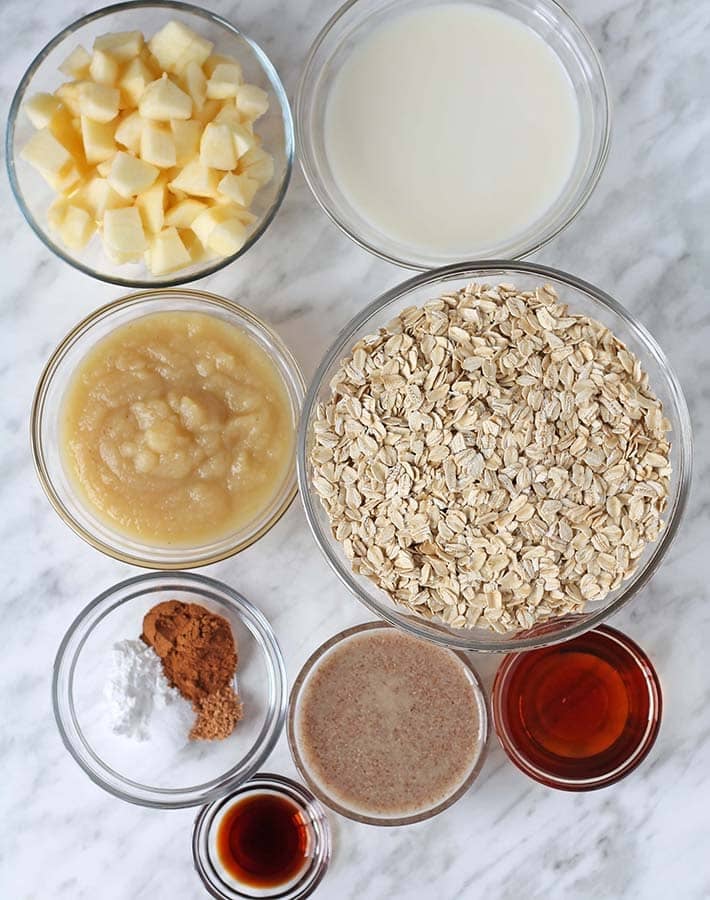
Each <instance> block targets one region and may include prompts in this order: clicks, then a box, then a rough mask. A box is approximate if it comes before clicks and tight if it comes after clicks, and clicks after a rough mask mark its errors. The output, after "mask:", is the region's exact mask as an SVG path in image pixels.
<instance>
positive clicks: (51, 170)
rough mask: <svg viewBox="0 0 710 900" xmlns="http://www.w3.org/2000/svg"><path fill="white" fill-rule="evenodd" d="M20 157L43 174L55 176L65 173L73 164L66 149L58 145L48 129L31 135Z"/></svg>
mask: <svg viewBox="0 0 710 900" xmlns="http://www.w3.org/2000/svg"><path fill="white" fill-rule="evenodd" d="M20 156H21V157H22V158H23V159H24V160H26V161H27V162H28V163H29V164H30V165H31V166H34V168H35V169H38V170H39V171H40V172H42V173H43V174H44V173H47V174H49V175H56V176H61V175H62V174H63V173H65V172H67V171H68V170H69V167H70V166H71V165H72V163H73V162H74V160H73V159H72V156H71V154H70V153H69V152H68V150H67V149H66V147H64V146H63V145H62V144H60V142H59V141H58V140H57V139H56V137H55V136H54V135H53V134H52V132H51V131H50V130H49V128H42V129H41V130H40V131H38V132H36V133H35V134H33V135H32V137H31V138H30V139H29V141H27V143H26V144H25V146H24V147H23V148H22V151H21V152H20Z"/></svg>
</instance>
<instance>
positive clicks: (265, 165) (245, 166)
mask: <svg viewBox="0 0 710 900" xmlns="http://www.w3.org/2000/svg"><path fill="white" fill-rule="evenodd" d="M238 173H239V174H240V175H242V174H244V173H246V174H247V175H248V176H249V178H253V179H254V181H257V182H258V183H259V184H260V185H264V184H267V182H269V181H271V179H272V178H273V177H274V158H273V156H272V155H271V154H270V153H267V152H266V150H262V149H261V147H252V149H251V150H249V151H248V152H247V153H245V154H244V156H242V157H240V159H239V167H238Z"/></svg>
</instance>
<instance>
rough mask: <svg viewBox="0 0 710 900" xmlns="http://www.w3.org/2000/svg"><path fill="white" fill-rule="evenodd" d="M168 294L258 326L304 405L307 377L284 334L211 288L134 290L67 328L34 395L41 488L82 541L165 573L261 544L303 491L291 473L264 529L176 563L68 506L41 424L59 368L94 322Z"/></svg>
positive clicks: (33, 435)
mask: <svg viewBox="0 0 710 900" xmlns="http://www.w3.org/2000/svg"><path fill="white" fill-rule="evenodd" d="M165 293H172V294H178V295H182V297H183V299H186V300H189V301H193V302H198V303H203V304H204V305H205V307H206V309H205V312H206V313H207V312H208V310H209V307H210V306H212V307H214V306H218V307H220V308H221V309H222V310H224V311H226V312H228V313H229V314H230V315H231V316H232V317H235V318H236V319H237V320H239V319H243V320H246V321H247V322H249V323H250V324H251V325H252V326H253V327H255V329H256V330H257V331H259V332H261V333H262V335H263V336H265V337H266V338H267V339H268V342H269V344H270V345H271V346H272V348H273V349H274V350H275V351H276V355H277V356H278V358H279V359H280V360H281V362H282V363H283V365H284V368H285V369H287V370H288V373H289V376H290V379H291V380H292V384H293V387H294V388H295V389H296V394H297V398H298V400H299V401H300V403H301V405H302V404H303V397H304V394H305V390H306V383H305V381H304V378H303V374H302V372H301V369H300V366H299V365H298V363H297V361H296V358H295V357H294V355H293V354H292V353H291V351H290V350H289V348H288V347H287V346H286V344H285V343H284V341H283V340H282V339H281V337H280V336H279V335H278V334H277V333H276V332H275V331H274V330H273V329H272V328H271V326H270V325H268V324H267V323H266V322H265V321H264V320H263V319H261V318H260V317H259V316H257V315H256V314H255V313H253V312H252V311H251V310H250V309H247V308H246V307H245V306H241V305H240V304H238V303H235V302H234V301H233V300H228V299H227V298H226V297H221V296H219V295H218V294H212V293H210V292H208V291H200V290H195V289H194V288H185V287H178V288H166V287H159V288H154V289H152V290H143V291H135V292H133V293H131V294H124V295H123V296H122V297H118V298H117V299H116V300H112V301H110V302H109V303H106V304H104V305H103V306H100V307H98V308H97V309H95V310H93V311H92V312H90V313H89V314H88V315H87V316H85V317H84V318H83V319H82V320H81V321H79V322H78V323H77V324H76V325H74V326H73V328H71V330H70V331H69V332H67V334H66V335H65V336H64V337H63V338H62V339H61V341H60V342H59V343H58V344H57V346H56V347H55V349H54V350H53V351H52V354H51V356H50V357H49V359H48V360H47V362H46V364H45V366H44V368H43V369H42V373H41V375H40V377H39V379H38V381H37V387H36V388H35V392H34V396H33V399H32V408H31V411H30V447H31V451H32V459H33V463H34V469H35V472H36V474H37V478H38V479H39V482H40V484H41V486H42V489H43V491H44V493H45V495H46V497H47V499H48V500H49V502H50V503H51V505H52V506H53V508H54V510H55V512H56V513H57V514H58V515H59V517H60V518H61V519H62V521H63V522H64V523H65V524H66V525H68V526H69V527H70V528H71V529H72V531H74V533H75V534H77V535H78V536H79V537H80V538H82V540H84V541H86V543H87V544H89V545H90V546H91V547H93V548H94V549H95V550H99V551H100V552H101V553H104V554H106V555H107V556H110V557H113V558H114V559H118V560H120V561H121V562H125V563H129V564H130V565H134V566H139V567H140V568H145V569H160V570H161V571H164V572H167V571H179V570H181V569H185V568H190V569H195V568H199V567H201V566H208V565H211V564H212V563H216V562H221V561H222V560H224V559H228V558H229V557H231V556H234V555H235V554H236V553H240V552H241V551H242V550H246V548H247V547H250V546H251V545H252V544H254V543H256V541H258V540H259V539H260V538H262V537H263V536H264V535H265V534H266V533H267V532H268V531H270V530H271V528H273V526H274V525H275V524H276V523H277V522H278V521H279V519H281V517H282V516H283V515H284V514H285V513H286V512H287V510H288V509H289V507H290V506H291V504H292V503H293V501H294V499H295V497H296V494H297V493H298V478H297V475H296V473H295V472H294V473H293V475H292V477H291V478H290V479H289V481H290V482H291V484H290V487H289V488H288V490H285V487H284V490H285V493H284V496H283V498H282V499H281V502H280V503H279V504H278V506H277V507H276V508H275V509H274V511H273V513H272V514H271V515H270V516H269V518H268V519H266V520H265V521H264V522H263V523H262V524H261V525H260V526H259V528H257V529H256V531H255V532H254V533H253V534H252V535H250V536H249V538H248V539H241V538H240V539H239V540H235V541H234V542H233V543H232V545H231V546H229V547H227V548H225V549H224V550H222V551H220V552H217V553H214V552H213V553H210V554H203V556H201V557H200V558H198V559H196V560H188V561H187V562H186V561H185V560H184V559H183V560H176V561H174V562H167V561H160V560H155V559H150V558H149V557H148V555H147V554H143V555H141V556H139V555H138V554H134V553H129V552H124V551H123V550H121V549H119V548H117V547H115V546H113V545H111V544H108V543H106V542H105V541H103V540H101V539H100V538H97V537H96V536H95V535H94V534H93V533H92V532H91V531H89V529H87V528H86V527H85V526H84V525H82V524H81V523H80V522H79V521H77V520H76V519H75V518H74V516H73V515H72V514H71V513H70V512H69V511H68V510H67V508H66V507H65V505H64V502H63V500H62V498H61V496H60V495H59V493H58V492H57V490H56V489H55V487H54V484H53V481H52V478H51V477H50V475H49V472H48V468H47V465H46V460H45V453H44V449H43V446H44V445H43V438H42V424H43V420H44V415H45V402H46V395H47V391H48V389H49V387H50V385H51V383H52V380H53V378H54V377H55V375H56V373H57V371H58V369H59V368H60V366H61V364H62V362H63V360H64V357H65V355H66V353H67V352H68V351H69V350H71V349H72V348H73V347H74V345H75V344H76V342H77V341H79V340H80V339H81V338H83V337H85V336H86V335H87V334H89V333H90V332H91V329H92V328H93V327H94V326H95V325H97V324H100V323H101V322H102V321H104V320H105V319H107V318H109V317H111V316H112V315H113V314H114V313H116V312H120V311H122V310H124V309H130V308H131V307H139V306H140V305H141V304H142V303H143V302H144V301H149V300H158V299H160V295H161V294H165ZM167 311H168V310H166V312H167ZM282 377H283V376H282ZM287 393H289V405H291V406H293V404H292V403H291V397H290V392H288V390H287ZM293 412H294V415H295V418H296V419H297V420H298V417H299V413H300V410H299V409H298V408H294V409H293ZM285 485H286V481H284V486H285ZM237 534H238V532H237ZM155 549H159V548H155ZM188 550H189V548H187V550H186V552H187V551H188Z"/></svg>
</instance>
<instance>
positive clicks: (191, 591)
mask: <svg viewBox="0 0 710 900" xmlns="http://www.w3.org/2000/svg"><path fill="white" fill-rule="evenodd" d="M165 600H180V601H182V602H185V603H199V604H200V605H202V606H205V607H206V608H207V609H209V610H210V611H212V612H214V613H217V614H218V615H220V616H223V617H224V618H225V619H227V621H228V622H229V624H230V626H231V628H232V632H233V634H234V639H235V642H236V645H237V653H238V657H239V666H238V669H237V673H236V676H235V679H234V688H235V690H236V691H237V692H238V694H239V696H240V698H241V700H242V702H243V704H244V718H243V719H242V721H241V722H240V723H239V724H238V725H237V728H236V729H235V731H234V733H233V734H232V735H230V737H228V738H227V739H226V740H223V741H188V740H187V735H185V740H184V742H183V743H182V745H181V744H180V743H179V742H178V741H176V744H175V747H174V748H172V747H170V746H167V745H166V742H165V740H164V739H162V738H161V739H160V740H158V738H155V745H154V746H151V745H153V744H154V741H153V740H150V739H149V740H147V741H143V742H137V741H134V740H131V739H130V738H128V737H124V736H120V735H114V734H113V733H112V731H111V725H110V722H109V718H108V714H107V702H106V700H105V699H104V697H103V694H102V691H103V687H104V684H105V683H106V680H107V678H108V676H109V671H110V663H111V650H112V647H113V644H114V643H116V642H117V641H122V640H126V639H131V640H136V639H138V638H139V637H140V634H141V631H142V628H143V616H144V615H145V614H146V613H147V612H148V610H150V609H151V608H152V607H153V606H155V605H156V604H157V603H162V602H163V601H165ZM286 686H287V681H286V669H285V667H284V661H283V657H282V655H281V649H280V647H279V645H278V642H277V640H276V637H275V635H274V632H273V630H272V628H271V625H270V624H269V623H268V621H267V620H266V618H265V617H264V615H263V613H261V612H260V611H259V610H258V609H256V607H254V606H252V604H251V603H249V601H248V600H246V599H245V598H244V597H242V595H241V594H239V593H237V591H235V590H233V589H232V588H230V587H228V586H227V585H226V584H222V583H221V582H219V581H216V580H215V579H213V578H206V577H205V576H204V575H197V574H194V573H189V572H175V573H170V574H163V573H161V572H151V573H149V574H144V575H138V576H137V577H135V578H129V579H128V580H127V581H122V582H120V583H119V584H116V585H114V586H113V587H110V588H109V589H108V590H106V591H104V592H103V593H102V594H99V596H98V597H96V599H95V600H92V602H91V603H89V605H88V606H86V607H85V608H84V609H83V610H82V611H81V612H80V613H79V615H78V616H77V618H76V619H75V620H74V622H73V623H72V624H71V625H70V627H69V630H68V631H67V633H66V635H65V636H64V638H63V640H62V642H61V644H60V646H59V650H58V651H57V657H56V660H55V663H54V679H53V682H52V701H53V706H54V716H55V719H56V722H57V727H58V728H59V733H60V735H61V737H62V740H63V741H64V746H65V747H66V748H67V750H68V751H69V753H71V755H72V756H73V757H74V759H75V760H76V761H77V763H78V764H79V765H80V766H81V768H82V769H83V770H84V772H86V774H87V775H88V776H89V778H91V780H92V781H93V782H95V783H96V784H98V785H99V787H102V788H103V789H104V790H106V791H108V792H109V793H110V794H113V795H114V796H116V797H119V798H120V799H121V800H127V801H128V802H129V803H136V804H138V805H140V806H152V807H156V808H158V809H178V808H181V807H186V806H198V805H200V804H203V803H208V802H210V801H212V800H215V799H217V798H218V797H221V796H222V795H223V794H225V793H227V792H228V791H233V790H234V789H235V788H237V787H239V786H240V785H241V784H243V783H244V782H245V781H247V780H248V779H249V778H250V777H251V776H252V775H253V774H254V772H256V770H257V769H258V768H259V766H261V765H262V763H263V762H264V761H265V760H266V758H267V757H268V756H269V754H270V753H271V751H272V750H273V749H274V746H275V745H276V741H277V740H278V738H279V735H280V734H281V730H282V728H283V724H284V716H285V711H286V699H287V698H286V694H287V687H286Z"/></svg>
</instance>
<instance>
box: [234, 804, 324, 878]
mask: <svg viewBox="0 0 710 900" xmlns="http://www.w3.org/2000/svg"><path fill="white" fill-rule="evenodd" d="M307 854H308V826H307V824H306V821H305V820H304V818H303V814H302V812H301V810H300V809H299V808H298V807H297V806H296V804H295V803H292V802H291V801H290V800H287V799H286V798H285V797H279V796H277V795H276V794H266V793H264V794H251V795H249V796H247V797H245V798H244V799H243V800H240V801H239V802H237V803H235V804H234V806H232V807H231V808H230V809H229V811H228V812H227V813H226V815H225V816H224V818H223V819H222V821H221V822H220V823H219V826H218V829H217V855H218V857H219V861H220V863H221V864H222V866H223V867H224V869H225V870H226V871H227V872H228V873H229V874H230V875H231V876H232V878H235V879H236V880H237V881H239V882H240V883H241V884H243V885H246V886H248V887H253V888H273V887H280V886H281V885H285V884H287V883H288V882H289V881H291V880H292V879H293V878H294V877H295V876H296V875H298V873H299V872H300V870H301V869H302V868H304V865H305V863H306V859H307Z"/></svg>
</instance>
